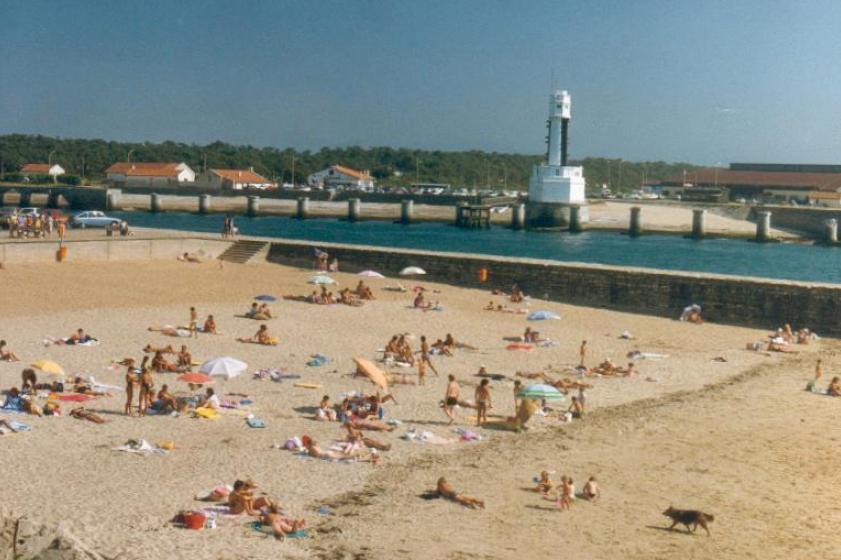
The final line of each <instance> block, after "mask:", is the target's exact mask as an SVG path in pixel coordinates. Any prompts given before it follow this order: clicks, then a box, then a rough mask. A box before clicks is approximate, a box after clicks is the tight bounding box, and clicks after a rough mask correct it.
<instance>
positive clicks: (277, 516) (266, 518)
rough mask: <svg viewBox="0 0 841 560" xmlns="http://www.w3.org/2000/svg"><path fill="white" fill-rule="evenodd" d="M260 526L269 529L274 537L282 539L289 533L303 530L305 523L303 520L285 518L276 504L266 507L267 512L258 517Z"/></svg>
mask: <svg viewBox="0 0 841 560" xmlns="http://www.w3.org/2000/svg"><path fill="white" fill-rule="evenodd" d="M260 524H262V525H263V526H265V527H271V529H272V531H273V532H274V536H275V537H277V538H278V539H282V538H284V537H286V535H288V534H290V533H295V532H297V531H300V530H302V529H305V528H306V526H307V521H306V520H305V519H292V518H291V517H286V516H285V515H283V514H282V513H281V511H280V507H278V506H277V504H272V505H270V506H268V507H267V512H266V513H264V514H263V515H261V516H260Z"/></svg>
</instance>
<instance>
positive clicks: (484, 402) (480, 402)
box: [475, 379, 492, 426]
mask: <svg viewBox="0 0 841 560" xmlns="http://www.w3.org/2000/svg"><path fill="white" fill-rule="evenodd" d="M489 383H490V381H488V380H487V379H483V380H482V381H481V382H479V386H478V387H476V394H475V398H476V425H477V426H481V425H482V424H483V423H485V422H487V421H488V409H489V408H491V406H492V405H491V391H490V387H488V384H489Z"/></svg>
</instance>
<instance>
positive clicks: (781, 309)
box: [267, 241, 841, 336]
mask: <svg viewBox="0 0 841 560" xmlns="http://www.w3.org/2000/svg"><path fill="white" fill-rule="evenodd" d="M315 247H319V248H321V249H323V250H325V251H328V252H329V253H330V255H331V258H332V257H334V256H335V257H337V258H338V259H339V262H340V266H341V269H342V270H343V271H349V272H358V271H361V270H363V269H374V270H377V271H379V272H381V273H382V274H385V275H386V276H396V275H397V274H398V272H399V271H400V270H402V269H403V268H404V267H406V266H420V267H421V268H423V269H424V270H426V272H427V276H425V277H423V278H428V279H429V280H431V281H435V282H442V283H448V284H454V285H458V286H462V287H472V288H479V289H485V290H491V289H493V288H500V289H504V290H508V289H509V288H510V287H511V285H512V284H513V283H515V282H516V283H517V284H519V285H520V286H521V287H523V289H524V290H525V292H526V293H528V294H532V295H534V296H535V297H540V298H545V299H550V300H553V301H559V302H562V303H569V304H573V305H581V306H587V307H603V308H607V309H614V310H618V311H628V312H632V313H641V314H646V315H656V316H662V317H677V316H678V315H679V314H680V312H681V310H682V309H683V308H684V307H686V306H687V305H690V304H692V303H698V304H701V305H702V306H703V309H704V318H705V319H707V320H709V321H713V322H717V323H726V324H734V325H745V326H753V327H764V328H775V327H778V326H781V325H783V324H784V323H791V324H792V325H793V326H796V327H798V328H800V327H808V328H811V329H813V330H814V331H816V332H817V333H819V334H821V335H833V336H837V335H841V319H839V317H841V315H839V312H841V286H836V285H833V284H817V283H805V282H791V281H777V280H769V279H763V278H742V277H734V276H725V275H715V274H702V273H690V272H668V271H659V270H651V269H640V268H627V267H617V266H606V265H595V264H578V263H557V262H552V261H542V260H535V259H515V258H505V257H493V256H485V255H472V254H460V253H436V252H428V251H413V250H406V249H399V250H396V249H386V248H376V247H364V246H354V245H339V244H326V243H307V242H299V241H280V242H278V241H274V242H273V243H272V245H271V249H270V250H269V254H268V256H267V260H269V261H270V262H275V263H279V264H286V265H293V266H300V267H306V268H311V267H312V265H313V255H314V248H315ZM483 271H486V272H487V274H486V275H485V273H484V272H483ZM484 277H486V278H487V279H486V280H483V278H484ZM404 283H405V284H413V283H416V282H415V281H412V280H411V279H410V280H408V281H405V282H404ZM485 303H487V302H486V301H484V299H483V300H481V301H477V302H476V305H484V304H485Z"/></svg>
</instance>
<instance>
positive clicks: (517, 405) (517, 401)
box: [514, 379, 523, 416]
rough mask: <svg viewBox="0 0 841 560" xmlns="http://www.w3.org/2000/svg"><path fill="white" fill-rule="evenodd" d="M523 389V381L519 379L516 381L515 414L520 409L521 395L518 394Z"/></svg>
mask: <svg viewBox="0 0 841 560" xmlns="http://www.w3.org/2000/svg"><path fill="white" fill-rule="evenodd" d="M522 390H523V383H522V382H521V381H520V380H519V379H517V380H516V381H514V416H517V412H518V411H519V410H520V400H521V399H520V397H519V396H517V395H519V394H520V391H522Z"/></svg>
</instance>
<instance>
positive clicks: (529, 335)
mask: <svg viewBox="0 0 841 560" xmlns="http://www.w3.org/2000/svg"><path fill="white" fill-rule="evenodd" d="M539 340H540V333H538V332H537V331H533V330H531V327H526V332H524V333H523V342H530V343H535V342H538V341H539Z"/></svg>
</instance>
